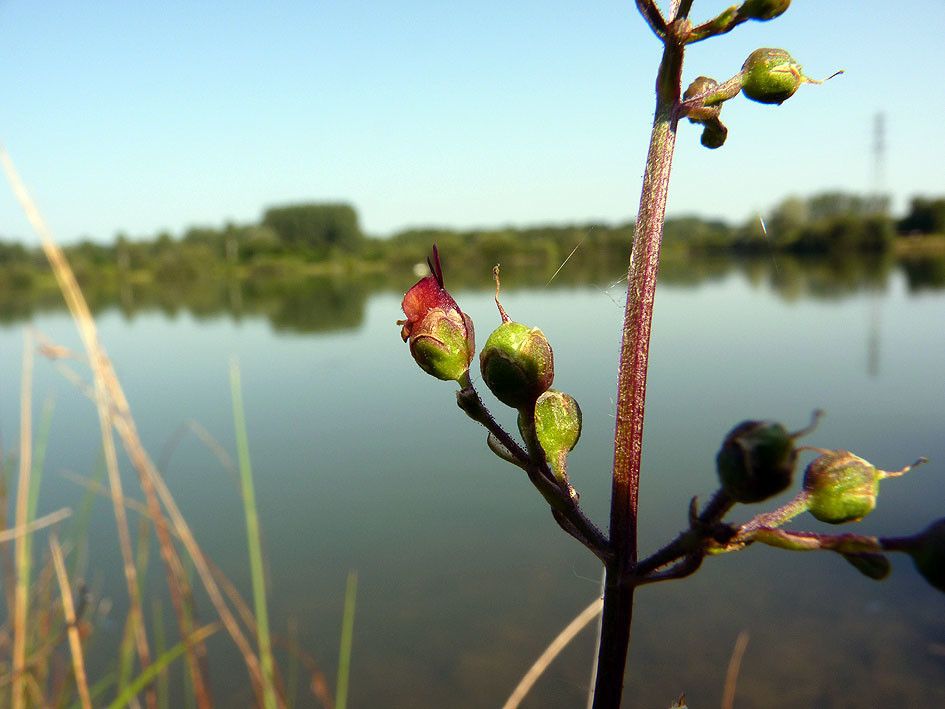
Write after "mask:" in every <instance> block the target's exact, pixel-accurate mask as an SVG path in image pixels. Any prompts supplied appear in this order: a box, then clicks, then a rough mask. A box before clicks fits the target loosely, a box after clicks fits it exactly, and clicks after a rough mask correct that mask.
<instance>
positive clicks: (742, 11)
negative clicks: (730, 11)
mask: <svg viewBox="0 0 945 709" xmlns="http://www.w3.org/2000/svg"><path fill="white" fill-rule="evenodd" d="M790 6H791V0H745V2H743V3H742V6H741V7H740V8H738V14H739V15H741V16H742V17H747V18H749V19H751V20H773V19H774V18H775V17H777V16H778V15H781V14H784V12H785V11H786V10H787V9H788V8H789V7H790Z"/></svg>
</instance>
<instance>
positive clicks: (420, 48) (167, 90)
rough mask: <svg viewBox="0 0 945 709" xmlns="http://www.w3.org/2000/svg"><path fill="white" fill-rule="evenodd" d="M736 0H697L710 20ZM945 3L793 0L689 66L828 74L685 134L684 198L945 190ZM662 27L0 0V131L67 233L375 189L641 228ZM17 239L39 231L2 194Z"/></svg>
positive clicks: (572, 16)
mask: <svg viewBox="0 0 945 709" xmlns="http://www.w3.org/2000/svg"><path fill="white" fill-rule="evenodd" d="M725 6H726V3H725V2H715V1H714V0H696V2H695V3H694V10H693V13H692V16H693V19H695V20H702V19H706V18H708V17H709V16H711V15H713V14H715V13H717V12H718V11H720V10H721V9H723V8H724V7H725ZM943 31H945V2H943V0H916V1H915V2H909V3H898V2H890V1H883V2H880V1H879V0H863V2H852V0H839V1H837V2H824V1H823V0H794V2H793V4H792V7H791V9H790V10H789V11H788V13H787V14H785V15H784V16H783V17H781V18H779V19H777V20H775V21H773V22H769V23H750V24H746V25H743V26H742V27H739V28H738V29H736V30H735V31H734V32H732V33H731V34H729V35H727V36H724V37H721V38H717V39H714V40H710V41H707V42H704V43H700V44H697V45H694V46H693V47H692V48H691V50H690V51H689V53H688V56H687V62H686V67H685V77H686V80H687V81H688V80H691V79H692V78H694V77H695V76H697V75H699V74H708V75H710V76H713V77H715V78H717V79H720V80H722V79H725V78H728V77H729V76H731V75H732V74H734V73H736V72H737V71H738V69H739V68H740V66H741V63H742V61H743V60H744V58H745V57H746V56H747V55H748V54H749V52H750V51H751V50H753V49H755V48H757V47H759V46H773V47H784V48H786V49H788V50H789V51H791V52H792V53H793V54H794V56H795V57H796V58H797V60H798V61H800V62H801V63H802V64H803V65H804V68H805V70H806V72H807V73H808V74H810V75H811V76H813V77H824V76H827V75H829V74H831V73H832V72H833V71H834V70H836V69H840V68H842V69H845V70H846V74H845V75H843V76H842V77H839V78H837V79H834V80H832V81H830V82H829V83H827V84H826V85H824V86H820V87H816V86H805V87H802V88H801V90H800V91H799V92H798V94H797V95H795V96H794V97H793V98H792V99H791V100H790V101H788V102H787V103H785V104H784V105H783V106H781V107H779V108H774V107H768V106H762V105H760V104H754V103H752V102H749V101H747V100H745V99H743V98H741V97H739V98H738V99H735V100H733V101H730V102H729V103H727V104H726V106H725V109H724V110H723V120H725V122H726V124H727V125H728V127H729V139H728V142H727V143H726V145H725V146H724V147H723V148H721V149H720V150H717V151H708V150H706V149H704V148H702V147H701V146H700V145H699V132H698V130H697V129H696V127H694V126H690V125H688V124H684V125H683V126H682V128H681V135H680V139H679V143H678V146H679V147H678V151H677V161H676V164H675V167H674V171H673V183H672V187H671V191H670V212H671V213H674V214H683V213H698V214H702V215H706V216H720V217H724V218H728V219H732V220H742V219H745V218H748V217H749V216H750V215H751V214H752V213H754V212H755V211H757V210H759V209H764V208H766V207H768V206H770V205H771V204H772V203H774V202H776V201H778V200H779V199H781V198H782V197H784V196H785V195H787V194H790V193H796V194H808V193H812V192H816V191H820V190H825V189H843V190H849V191H857V192H864V191H868V190H869V189H871V186H872V185H873V184H874V177H873V174H874V171H873V157H872V152H871V145H872V140H873V139H872V133H873V123H874V117H875V116H876V114H877V113H878V112H880V111H882V112H883V113H884V114H885V122H886V143H887V150H886V155H885V170H884V184H885V188H886V190H887V191H888V192H890V193H891V194H892V195H893V196H894V198H895V202H894V204H895V206H896V207H897V208H899V209H901V208H904V206H905V202H906V199H907V198H908V197H909V196H911V195H914V194H917V193H927V194H942V193H943V192H945V167H943V166H945V132H943V129H942V127H941V126H942V123H943V120H945V91H943V88H942V82H941V67H942V66H943V63H945V45H943V42H942V39H941V37H942V33H943ZM659 52H660V47H659V43H658V42H657V40H656V39H655V37H653V36H652V35H651V34H650V33H649V31H648V30H647V29H646V28H645V26H644V25H643V22H642V20H641V19H640V18H639V17H638V15H637V13H636V10H635V8H634V5H633V2H632V1H631V0H600V1H598V2H588V1H587V0H544V1H543V2H537V1H535V0H517V1H516V2H514V3H509V2H498V1H494V0H477V1H476V2H448V3H447V2H421V1H419V0H402V1H399V2H393V1H392V0H384V1H380V0H364V1H362V2H357V3H355V2H346V1H343V0H329V1H326V0H307V1H298V2H295V1H286V2H272V3H251V2H215V1H207V2H199V3H198V2H162V3H143V2H119V1H117V0H99V1H98V2H95V3H75V2H65V1H60V0H44V2H40V3H37V2H27V1H26V0H0V97H2V98H0V141H2V142H3V143H4V144H5V145H6V147H7V149H8V150H9V152H10V153H11V155H12V157H13V159H14V161H15V162H16V164H17V166H18V167H19V169H20V171H21V173H22V174H23V176H24V179H25V180H26V181H27V184H28V185H29V186H30V187H31V189H32V190H33V192H34V195H35V196H36V198H37V200H38V202H39V204H40V207H41V208H42V209H43V211H44V213H45V215H46V217H47V219H48V220H49V222H50V224H51V226H52V227H53V230H54V232H55V233H56V234H57V235H58V237H59V238H60V239H61V240H62V241H65V242H69V241H73V240H75V239H76V238H78V237H79V236H80V235H88V236H90V237H92V238H94V239H97V240H108V241H110V240H111V239H112V238H113V237H114V235H115V233H116V232H118V231H119V230H124V231H126V232H127V233H129V234H131V235H132V236H150V235H153V234H155V233H157V232H158V231H160V230H164V229H166V230H169V231H171V232H172V233H174V234H179V233H180V232H181V231H182V230H183V229H185V228H186V227H187V226H190V225H195V224H206V225H221V224H223V223H224V222H225V221H227V220H232V221H236V222H249V221H255V220H257V219H258V217H259V215H260V213H261V211H262V210H263V209H264V208H265V207H266V206H268V205H273V204H278V203H285V202H292V201H301V200H306V201H308V200H344V201H348V202H351V203H352V204H354V205H355V206H356V207H357V209H358V211H359V214H360V216H361V221H362V226H363V227H364V228H365V230H366V231H367V232H368V233H370V234H374V235H386V234H390V233H392V232H394V231H396V230H398V229H400V228H403V227H405V226H411V225H430V224H442V225H449V226H456V227H473V226H495V225H501V224H519V225H523V224H535V223H549V222H584V221H588V220H605V221H611V222H613V221H623V220H626V219H629V218H631V217H632V215H633V214H634V213H635V211H636V205H637V201H638V199H639V190H640V179H641V176H642V166H643V159H644V156H645V151H646V143H647V139H648V131H649V123H650V120H651V117H652V112H653V91H652V85H653V76H654V72H655V68H656V64H657V62H658V59H659ZM0 236H3V237H7V238H10V237H22V238H24V240H26V241H28V242H33V241H35V239H34V237H32V235H30V234H29V229H28V227H27V225H26V222H25V220H24V219H23V217H22V216H21V215H20V213H19V211H18V209H17V207H16V205H15V203H14V201H13V199H12V196H11V195H10V191H9V189H7V188H6V187H5V186H4V187H2V188H0Z"/></svg>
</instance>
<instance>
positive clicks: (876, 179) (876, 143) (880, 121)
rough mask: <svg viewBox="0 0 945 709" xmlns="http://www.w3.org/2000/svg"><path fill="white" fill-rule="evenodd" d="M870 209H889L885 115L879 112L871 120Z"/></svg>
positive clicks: (883, 211)
mask: <svg viewBox="0 0 945 709" xmlns="http://www.w3.org/2000/svg"><path fill="white" fill-rule="evenodd" d="M870 193H871V194H870V211H871V212H873V213H876V214H884V213H886V212H888V211H889V196H888V195H887V194H886V117H885V115H884V114H883V113H882V112H880V113H877V114H876V117H875V119H874V120H873V179H872V185H870Z"/></svg>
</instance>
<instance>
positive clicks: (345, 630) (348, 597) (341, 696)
mask: <svg viewBox="0 0 945 709" xmlns="http://www.w3.org/2000/svg"><path fill="white" fill-rule="evenodd" d="M357 593H358V572H357V571H350V572H348V583H347V585H346V586H345V609H344V614H343V615H342V619H341V647H340V649H339V650H338V682H337V683H336V685H335V709H346V706H347V704H348V678H349V676H350V674H351V642H352V640H353V638H354V600H355V596H356V595H357Z"/></svg>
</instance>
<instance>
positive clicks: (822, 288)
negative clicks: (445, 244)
mask: <svg viewBox="0 0 945 709" xmlns="http://www.w3.org/2000/svg"><path fill="white" fill-rule="evenodd" d="M444 261H445V264H446V265H445V269H446V273H447V278H448V279H449V282H450V287H451V288H453V289H454V290H473V291H485V290H491V289H492V287H493V284H492V277H491V269H490V268H489V267H488V266H486V265H484V264H480V263H464V262H460V261H454V260H453V259H451V258H450V257H449V256H447V257H446V258H445V259H444ZM559 266H560V263H558V262H548V261H547V260H544V259H542V260H540V261H537V262H531V261H529V260H527V259H526V260H521V259H519V260H517V261H514V262H512V263H511V264H509V265H507V266H506V267H505V268H504V271H505V273H506V277H505V279H504V281H503V288H504V289H506V290H509V291H515V290H520V289H534V288H542V289H551V290H555V289H562V288H573V287H575V286H585V285H588V284H595V285H598V286H600V287H602V288H605V289H606V288H609V287H611V286H613V285H614V284H617V283H619V282H620V281H621V280H622V279H623V278H624V277H625V269H624V266H623V264H622V255H620V254H609V253H601V252H590V251H588V252H586V253H581V252H580V251H578V252H576V253H575V254H574V255H573V257H572V258H570V259H568V261H567V263H566V264H565V267H564V268H560V270H559ZM896 273H901V274H902V275H903V276H904V279H905V282H906V285H907V289H908V291H909V292H910V293H919V292H922V291H929V290H941V289H943V288H945V257H937V258H936V257H918V256H914V255H910V256H904V257H901V258H898V259H897V258H896V257H895V256H893V255H891V254H886V255H873V256H845V257H842V258H841V257H831V258H804V257H798V256H793V255H787V254H783V253H779V254H774V253H772V254H770V255H768V256H764V255H762V256H757V255H756V256H752V257H736V256H722V255H712V256H702V257H698V258H694V257H690V256H682V255H680V254H677V253H669V254H667V255H665V256H664V258H663V260H662V263H661V266H660V279H661V283H663V284H665V285H668V286H673V287H677V288H679V287H698V286H701V285H704V284H708V283H712V282H718V281H721V280H723V279H725V278H728V277H729V276H731V275H736V274H738V275H742V276H744V278H745V279H746V281H747V282H748V283H750V284H751V285H752V287H754V288H758V289H764V290H766V291H769V292H772V293H775V294H776V295H777V296H778V297H780V298H781V299H783V300H785V301H787V302H796V301H799V300H801V299H816V300H835V299H842V298H845V297H848V296H851V295H853V294H856V293H860V292H863V291H870V292H875V293H882V292H884V291H885V290H886V288H887V285H888V283H889V280H890V278H891V277H892V276H893V275H895V274H896ZM82 280H83V281H84V282H83V284H82V286H83V291H84V293H85V297H86V299H87V300H88V302H89V305H90V307H91V308H92V311H93V312H94V313H100V312H102V311H105V310H111V309H117V310H119V311H120V312H121V313H122V314H123V315H124V316H125V318H126V319H128V320H132V319H134V318H135V316H136V315H138V314H139V313H146V312H154V311H157V312H161V313H164V314H165V315H167V316H168V317H170V318H174V317H176V316H177V315H179V314H181V313H188V314H190V315H191V316H193V317H194V318H196V319H198V320H202V319H207V318H217V317H219V316H221V315H225V316H229V317H230V318H232V319H234V320H237V321H238V320H240V319H241V318H244V317H247V316H250V317H259V316H262V317H264V318H265V319H266V320H268V321H269V323H270V324H271V325H272V327H274V328H275V329H276V330H281V331H290V332H312V333H314V332H328V331H340V330H349V329H354V328H357V327H358V326H360V324H361V323H362V321H363V318H364V312H365V304H366V302H367V299H368V298H369V297H370V296H371V295H373V294H375V293H385V292H387V293H396V294H400V293H402V292H403V291H404V290H405V289H406V288H407V287H408V286H409V285H410V283H411V280H412V276H411V275H409V274H407V273H406V271H405V269H404V270H397V271H393V270H392V271H390V272H388V273H380V274H372V275H370V276H363V275H358V276H355V275H346V274H341V275H332V276H318V277H310V276H304V275H299V274H294V273H293V274H289V275H286V274H285V273H272V274H267V273H257V274H254V276H253V277H252V278H247V279H238V278H235V277H229V278H204V279H200V278H196V279H191V278H188V279H179V280H175V281H172V282H169V281H167V280H166V279H165V280H164V281H155V282H145V283H141V282H130V281H127V280H122V279H117V280H116V279H113V280H110V281H109V280H100V279H94V278H84V279H82ZM64 308H65V305H64V303H63V301H62V298H61V296H60V295H59V293H58V291H56V290H53V289H41V288H37V287H35V286H29V285H27V286H26V287H17V286H16V284H11V283H8V284H6V285H5V286H3V287H0V322H3V323H13V322H19V321H24V320H29V319H31V318H33V317H34V316H35V315H36V314H39V313H44V312H49V311H55V310H62V309H64Z"/></svg>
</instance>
